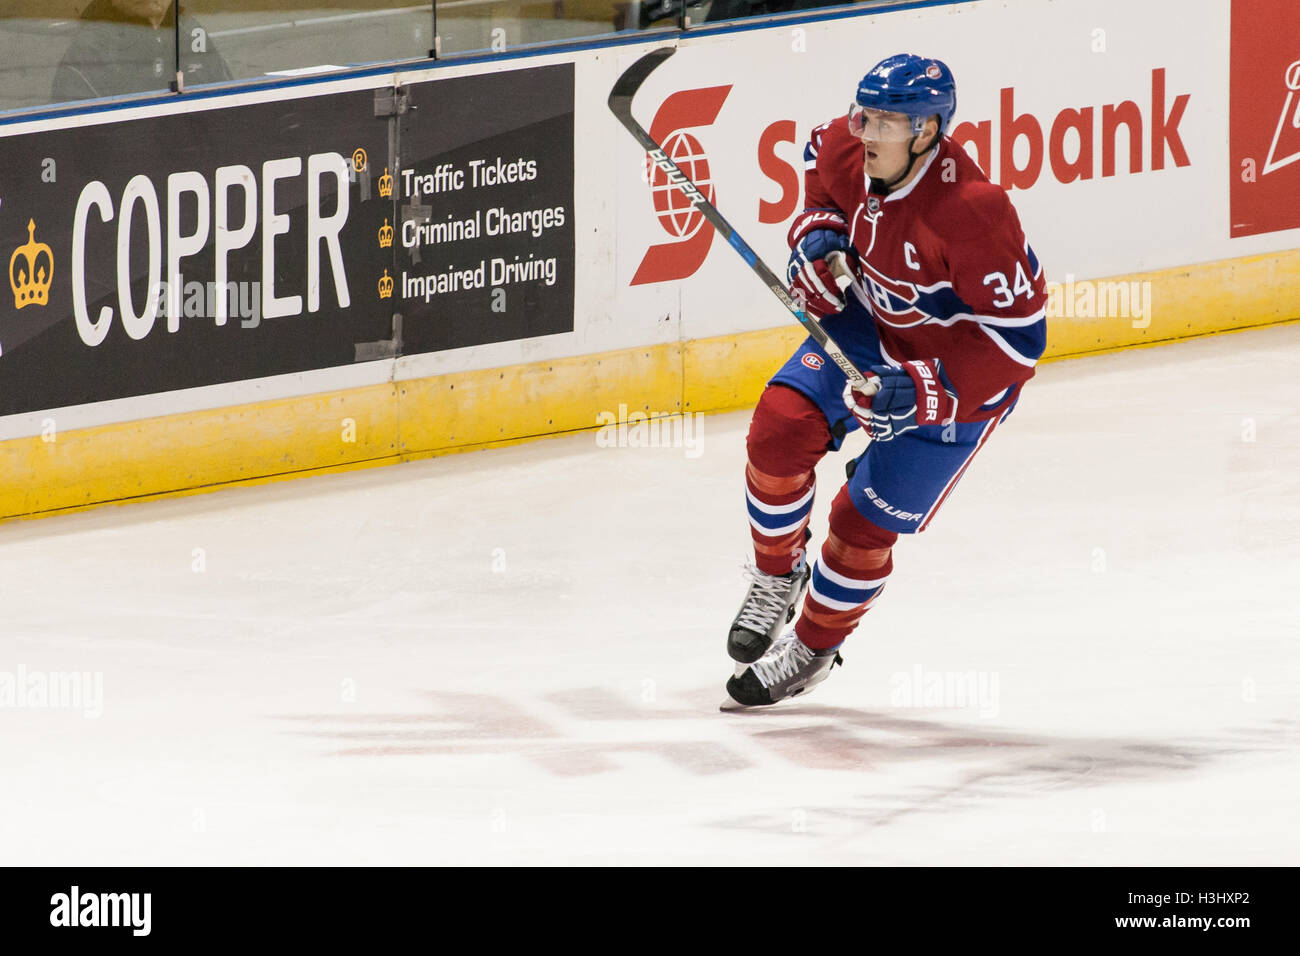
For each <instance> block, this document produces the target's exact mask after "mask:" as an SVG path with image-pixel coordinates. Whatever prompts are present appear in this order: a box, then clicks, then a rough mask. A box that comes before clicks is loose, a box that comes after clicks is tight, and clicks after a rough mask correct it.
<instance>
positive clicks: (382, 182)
mask: <svg viewBox="0 0 1300 956" xmlns="http://www.w3.org/2000/svg"><path fill="white" fill-rule="evenodd" d="M392 194H393V177H392V176H390V175H388V167H387V166H385V167H384V175H382V176H380V177H379V195H380V196H382V197H383V198H385V199H387V198H388V197H389V196H391V195H392Z"/></svg>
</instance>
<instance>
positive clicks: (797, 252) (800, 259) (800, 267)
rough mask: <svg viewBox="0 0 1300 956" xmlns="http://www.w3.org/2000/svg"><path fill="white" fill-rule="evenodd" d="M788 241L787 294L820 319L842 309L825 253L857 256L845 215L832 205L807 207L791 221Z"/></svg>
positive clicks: (842, 303) (851, 258) (837, 287)
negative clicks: (788, 291)
mask: <svg viewBox="0 0 1300 956" xmlns="http://www.w3.org/2000/svg"><path fill="white" fill-rule="evenodd" d="M789 242H790V264H789V267H788V268H787V270H786V281H787V282H788V283H789V284H790V294H791V295H792V296H794V297H795V298H796V299H799V300H800V301H801V302H802V303H803V306H804V308H805V309H806V310H807V311H808V312H811V313H812V314H813V315H815V316H816V317H817V318H819V319H822V318H825V317H826V316H828V315H833V314H834V313H836V312H841V311H843V309H844V299H843V298H841V297H840V291H839V286H838V285H837V284H836V282H835V276H834V274H833V273H832V272H831V270H830V266H829V265H828V264H827V262H826V257H827V256H829V255H831V253H834V252H842V253H844V254H845V255H846V256H848V257H849V259H850V260H856V258H857V252H856V250H854V248H853V246H852V244H851V243H850V242H849V224H848V223H847V222H845V221H844V217H843V216H841V215H840V213H839V211H838V210H835V209H806V210H804V211H803V212H802V213H800V214H799V215H798V216H796V217H795V220H794V222H793V223H792V224H791V226H790V235H789Z"/></svg>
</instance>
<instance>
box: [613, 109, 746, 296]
mask: <svg viewBox="0 0 1300 956" xmlns="http://www.w3.org/2000/svg"><path fill="white" fill-rule="evenodd" d="M730 92H731V87H730V86H729V85H728V86H710V87H707V88H705V89H700V90H682V91H681V92H679V93H674V94H673V95H672V96H670V97H668V99H666V100H664V102H663V105H662V106H660V107H659V112H657V113H656V114H655V118H654V122H652V123H651V124H650V138H651V139H653V140H654V141H655V142H656V143H659V144H660V145H661V146H662V147H663V152H664V155H665V156H667V157H668V158H669V159H671V160H672V161H673V162H674V163H676V164H677V168H678V169H680V170H681V171H682V172H683V173H685V174H686V177H687V178H688V179H690V180H691V182H693V183H695V185H696V186H698V187H699V191H700V193H702V194H703V195H704V197H705V198H706V199H708V201H709V202H715V201H716V200H715V193H714V189H713V182H712V180H711V177H710V175H709V159H708V157H707V156H706V155H705V153H704V147H703V146H702V145H701V143H700V141H699V140H698V139H697V138H696V137H695V136H694V135H693V134H692V133H688V132H687V130H688V129H698V128H700V127H702V126H711V125H712V124H713V121H714V120H715V119H717V118H718V113H719V111H720V110H721V109H722V104H723V102H724V101H725V100H726V98H727V94H728V93H730ZM646 171H647V175H648V177H649V181H650V195H651V198H652V201H653V203H654V210H655V215H656V217H657V218H658V220H659V225H660V226H661V227H662V228H663V230H664V232H666V233H667V234H668V235H669V236H670V237H672V241H671V242H665V243H661V244H659V245H655V246H651V247H650V249H649V251H647V252H646V254H645V257H644V258H643V259H642V260H641V265H640V266H638V267H637V270H636V275H634V276H633V277H632V283H631V284H632V285H643V284H645V283H648V282H667V281H670V280H673V279H685V278H686V277H687V276H691V275H694V274H695V271H696V270H697V269H699V267H700V266H701V265H703V264H704V260H705V258H706V257H707V256H708V254H709V246H711V245H712V244H713V233H714V229H713V224H712V223H710V222H709V221H708V220H706V219H705V218H704V216H703V214H702V213H701V212H700V211H699V209H697V208H696V207H695V202H694V200H693V199H692V198H691V197H690V196H689V195H687V193H686V192H684V191H683V190H682V189H681V188H680V187H679V186H676V185H674V184H673V183H672V182H671V181H670V179H669V174H668V173H667V172H665V171H664V170H663V169H662V168H661V167H660V166H659V165H657V164H656V163H655V162H654V161H653V159H652V157H651V156H649V155H647V156H646Z"/></svg>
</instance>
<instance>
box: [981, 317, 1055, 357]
mask: <svg viewBox="0 0 1300 956" xmlns="http://www.w3.org/2000/svg"><path fill="white" fill-rule="evenodd" d="M1046 325H1047V323H1046V322H1044V323H1043V326H1044V328H1043V330H1042V331H1041V332H1040V333H1039V334H1038V335H1023V334H1022V335H1017V336H1016V339H1017V340H1018V341H1019V343H1020V344H1021V345H1022V347H1024V348H1025V351H1024V352H1023V353H1022V352H1021V351H1020V350H1018V349H1017V348H1015V347H1014V346H1013V345H1012V344H1011V343H1010V342H1008V341H1007V340H1006V339H1005V338H1004V337H1003V333H999V332H997V331H995V330H994V329H991V328H989V327H988V326H987V325H984V324H981V325H980V330H981V331H982V332H983V333H984V334H985V335H987V336H988V337H989V338H990V339H991V340H992V341H993V344H994V345H996V346H997V347H998V348H1000V349H1001V350H1002V351H1003V352H1005V353H1006V356H1007V358H1009V359H1011V360H1012V361H1013V362H1018V363H1020V364H1021V365H1023V366H1025V367H1026V368H1033V367H1034V366H1035V365H1037V364H1038V358H1039V356H1041V355H1042V354H1043V344H1046V343H1043V344H1037V343H1036V342H1035V340H1038V339H1043V338H1045V333H1046Z"/></svg>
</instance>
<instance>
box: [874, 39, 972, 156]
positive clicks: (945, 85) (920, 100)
mask: <svg viewBox="0 0 1300 956" xmlns="http://www.w3.org/2000/svg"><path fill="white" fill-rule="evenodd" d="M856 105H857V106H858V107H860V108H862V109H869V110H881V111H884V112H889V113H905V114H906V115H908V116H910V117H912V131H913V132H914V133H919V132H920V131H921V128H922V126H923V125H924V124H925V121H926V120H927V119H928V118H929V117H931V116H934V115H935V114H936V113H937V114H938V116H939V134H940V135H941V136H942V135H943V134H944V133H946V132H947V131H948V124H949V123H950V122H951V121H952V114H953V113H955V112H956V111H957V81H956V80H954V79H953V76H952V70H950V69H948V64H946V63H944V62H943V61H942V60H936V59H933V58H931V57H924V56H916V55H914V54H911V53H899V54H897V55H896V56H891V57H886V58H885V59H883V60H881V61H880V62H879V63H877V64H876V65H875V66H873V67H872V68H871V69H870V71H868V73H867V75H866V76H864V77H863V78H862V82H861V83H859V84H858V94H857V97H856Z"/></svg>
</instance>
